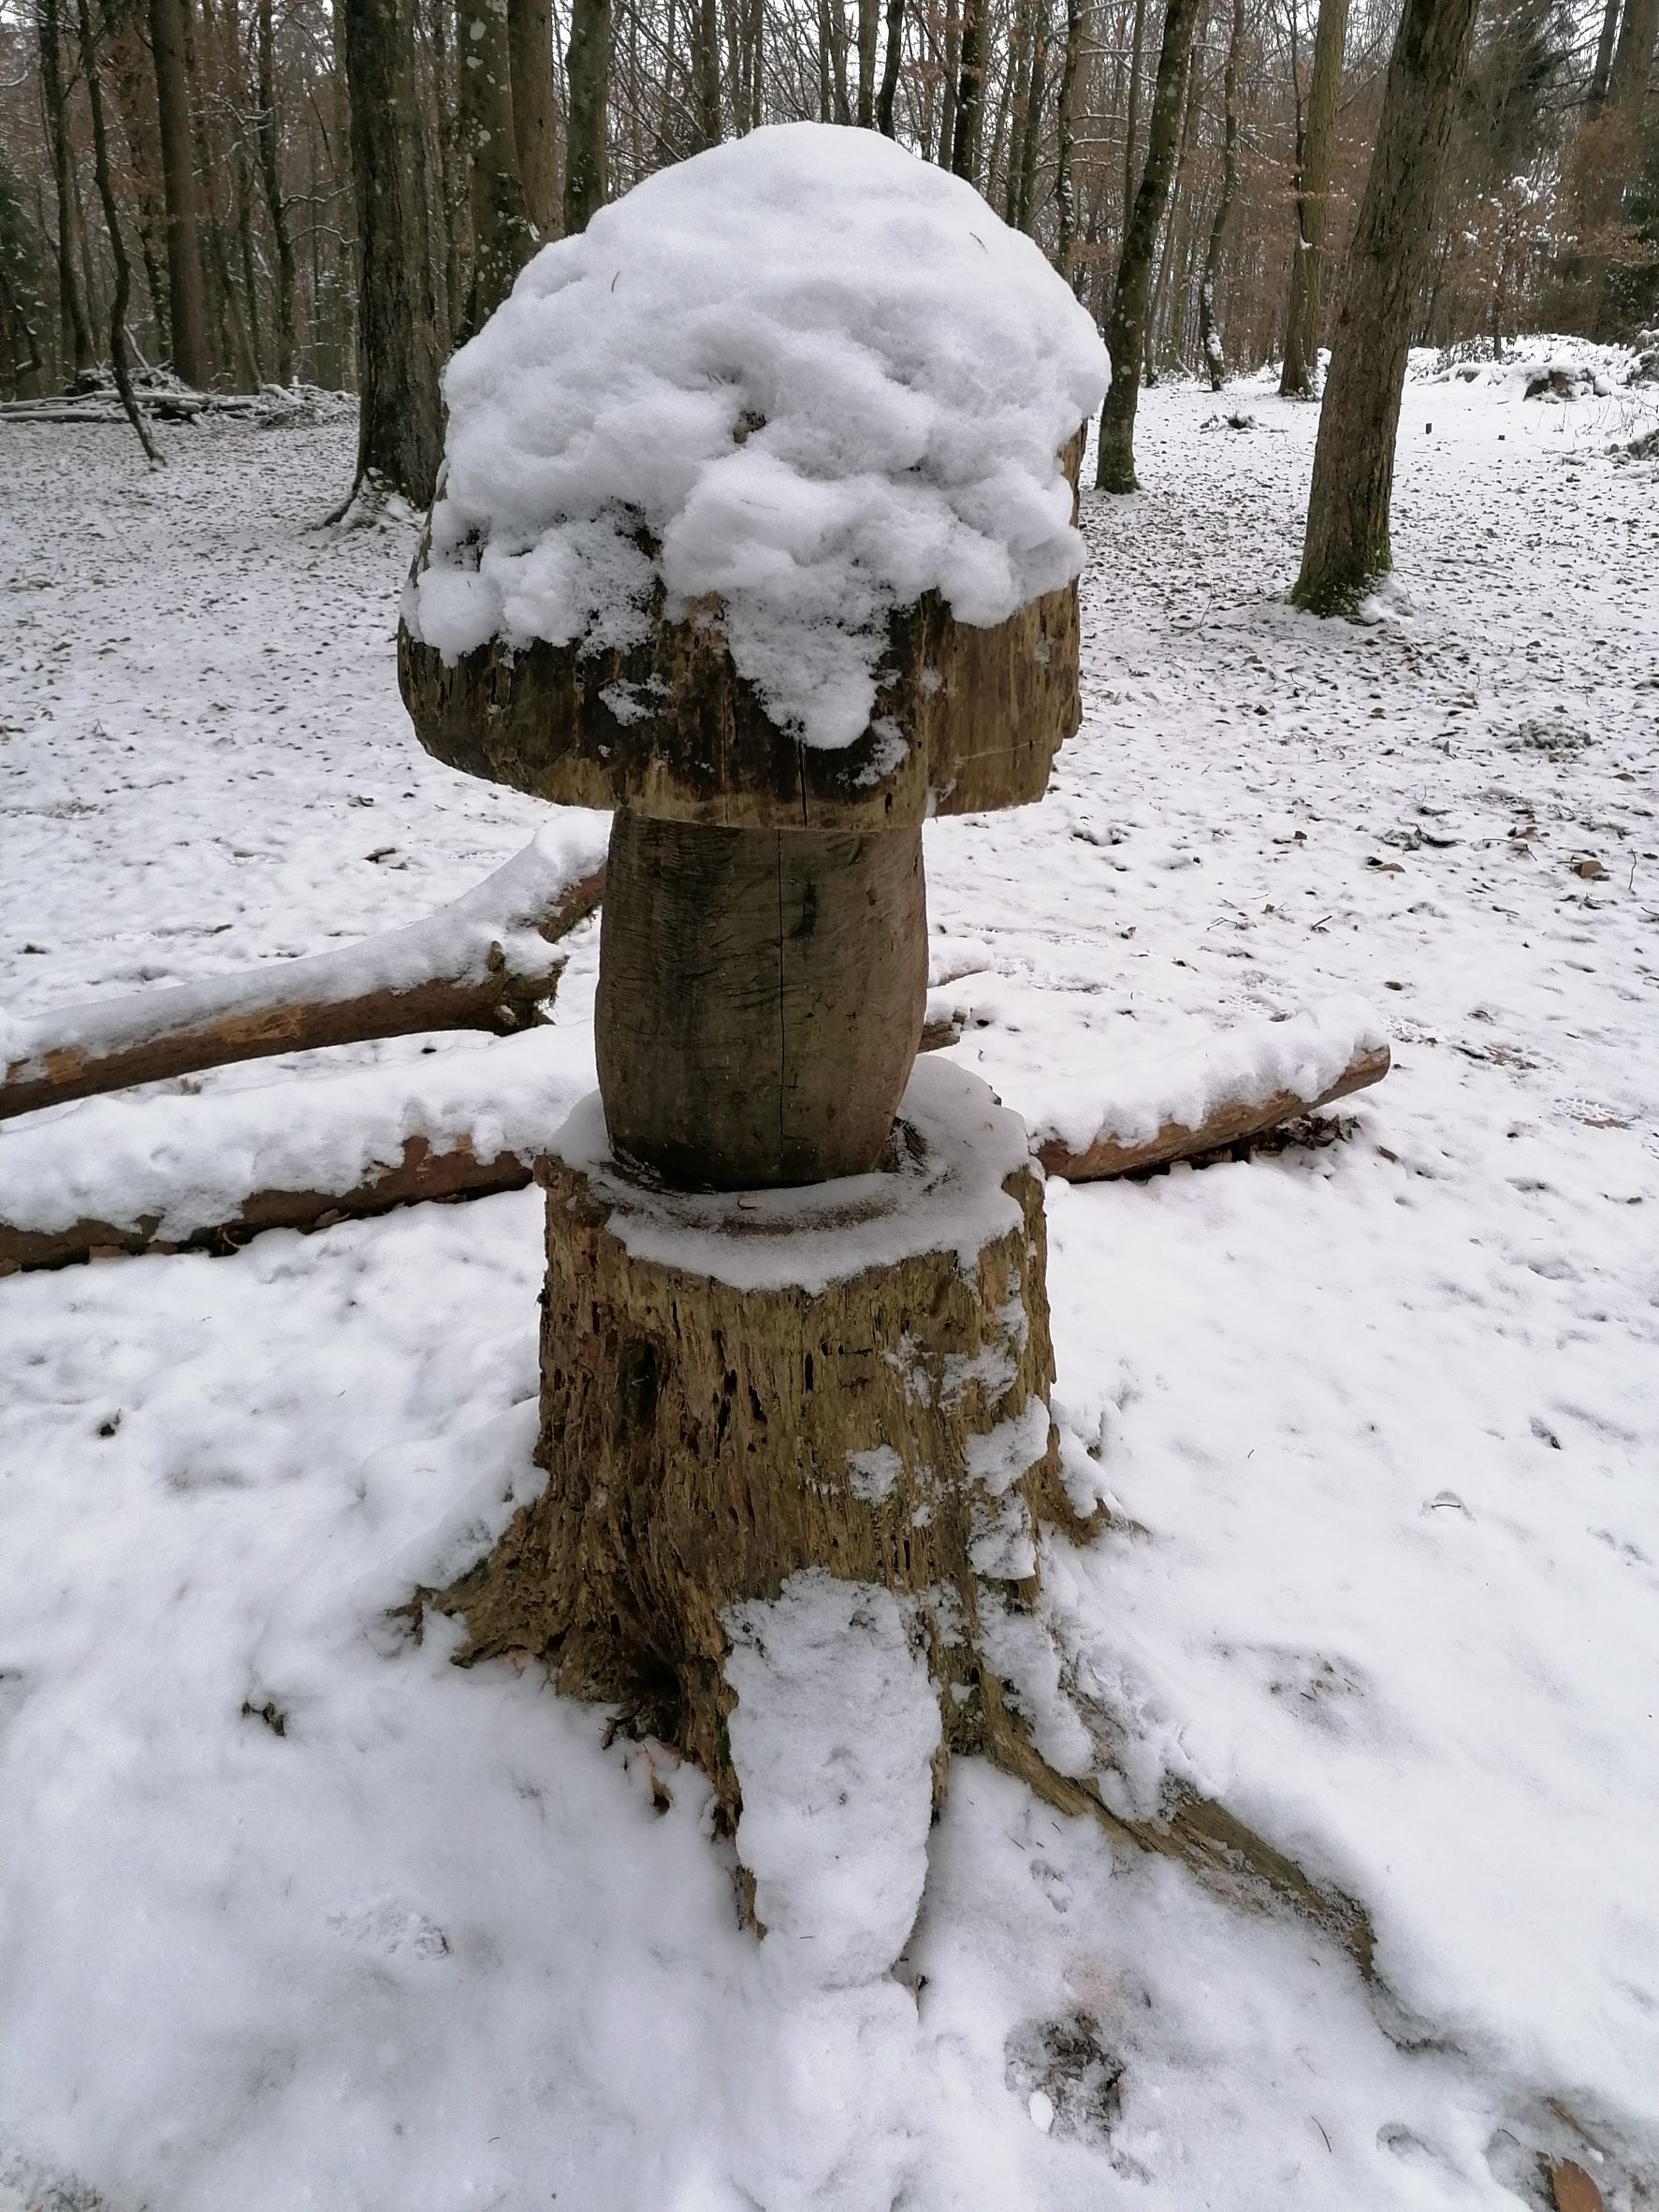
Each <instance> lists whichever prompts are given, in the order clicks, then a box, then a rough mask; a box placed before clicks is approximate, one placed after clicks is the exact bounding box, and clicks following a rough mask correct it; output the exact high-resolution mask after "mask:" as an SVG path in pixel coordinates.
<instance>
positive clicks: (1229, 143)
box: [1199, 0, 1333, 392]
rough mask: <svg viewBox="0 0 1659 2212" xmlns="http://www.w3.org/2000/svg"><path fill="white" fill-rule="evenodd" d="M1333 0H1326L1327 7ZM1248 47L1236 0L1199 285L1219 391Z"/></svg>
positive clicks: (1209, 365) (1204, 341)
mask: <svg viewBox="0 0 1659 2212" xmlns="http://www.w3.org/2000/svg"><path fill="white" fill-rule="evenodd" d="M1332 4H1333V0H1325V6H1326V7H1331V6H1332ZM1243 51H1244V0H1232V33H1231V36H1230V37H1229V39H1228V42H1227V68H1226V72H1225V74H1224V76H1223V78H1222V91H1221V101H1222V108H1223V110H1224V112H1225V116H1226V122H1225V125H1224V130H1225V137H1224V138H1223V141H1222V153H1221V196H1220V197H1219V198H1218V199H1217V200H1216V202H1215V221H1214V222H1213V223H1212V224H1211V226H1210V242H1209V245H1208V246H1207V247H1206V248H1205V251H1204V273H1203V278H1202V281H1201V284H1200V286H1199V340H1200V342H1201V345H1202V346H1203V349H1204V367H1205V369H1206V371H1208V373H1209V378H1210V389H1211V390H1212V391H1213V392H1218V391H1219V390H1220V389H1221V386H1222V384H1223V382H1224V380H1225V378H1226V374H1227V361H1226V357H1225V355H1224V353H1223V350H1222V344H1221V332H1220V330H1219V329H1218V328H1217V327H1216V323H1215V284H1216V280H1217V278H1218V277H1219V276H1220V274H1221V249H1222V247H1223V246H1224V245H1225V244H1226V243H1227V220H1228V217H1229V216H1230V214H1231V213H1232V198H1233V194H1234V193H1235V192H1236V191H1237V190H1238V183H1239V56H1240V55H1241V54H1242V53H1243Z"/></svg>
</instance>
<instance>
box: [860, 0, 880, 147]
mask: <svg viewBox="0 0 1659 2212" xmlns="http://www.w3.org/2000/svg"><path fill="white" fill-rule="evenodd" d="M880 25H881V11H880V0H858V127H859V129H860V130H861V131H868V130H874V128H875V127H876V38H877V35H878V33H879V31H880Z"/></svg>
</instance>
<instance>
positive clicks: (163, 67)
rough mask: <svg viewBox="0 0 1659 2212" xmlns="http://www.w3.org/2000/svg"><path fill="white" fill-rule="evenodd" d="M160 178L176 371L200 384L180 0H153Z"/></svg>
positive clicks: (203, 371) (204, 374)
mask: <svg viewBox="0 0 1659 2212" xmlns="http://www.w3.org/2000/svg"><path fill="white" fill-rule="evenodd" d="M150 45H151V51H153V54H154V56H155V102H156V114H157V118H158V122H159V126H160V134H161V184H162V195H163V197H164V198H165V200H166V202H167V322H168V327H169V330H170V333H171V337H172V343H173V369H174V372H175V373H176V374H177V375H178V376H180V377H182V379H183V381H184V382H185V383H186V384H189V385H195V386H196V387H197V388H198V389H199V388H200V387H201V386H204V385H205V384H206V383H207V381H208V344H207V317H206V313H205V310H204V305H203V300H202V281H201V250H200V247H199V245H198V243H197V240H196V145H195V139H194V134H193V132H192V130H191V126H190V75H189V70H188V67H187V65H186V63H185V56H184V16H183V9H182V5H181V0H150Z"/></svg>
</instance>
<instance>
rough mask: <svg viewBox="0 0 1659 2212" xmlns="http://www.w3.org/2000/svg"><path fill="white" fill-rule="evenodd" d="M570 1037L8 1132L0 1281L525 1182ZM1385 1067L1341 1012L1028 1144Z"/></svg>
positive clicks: (568, 1096)
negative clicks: (1, 1277)
mask: <svg viewBox="0 0 1659 2212" xmlns="http://www.w3.org/2000/svg"><path fill="white" fill-rule="evenodd" d="M524 857H526V856H524V855H520V858H521V859H523V858H524ZM510 865H517V864H510ZM506 872H507V871H506V870H503V871H502V874H505V873H506ZM492 881H496V882H499V881H500V878H499V877H497V878H494V879H492ZM460 904H461V905H464V904H465V902H464V901H463V902H460ZM445 911H446V912H447V913H449V914H453V913H455V912H456V911H457V909H456V908H449V909H447V910H445ZM411 934H413V933H411ZM374 941H375V942H376V943H378V944H384V943H385V942H386V941H387V940H385V939H376V940H374ZM296 965H298V963H297V964H296ZM572 1034H573V1033H572V1032H571V1031H568V1030H560V1031H558V1032H555V1031H553V1030H551V1029H545V1028H544V1029H539V1030H533V1031H531V1032H529V1033H527V1034H525V1035H523V1036H520V1037H515V1038H508V1039H505V1040H503V1041H501V1042H499V1043H492V1044H491V1045H490V1046H489V1047H488V1050H478V1051H472V1052H466V1051H457V1052H450V1053H444V1054H441V1055H434V1056H432V1057H431V1058H422V1059H419V1060H416V1061H414V1062H400V1063H396V1064H393V1065H389V1066H385V1067H380V1068H368V1069H357V1070H352V1071H350V1072H349V1073H345V1074H341V1075H327V1076H311V1077H307V1078H306V1079H305V1080H304V1081H303V1082H301V1083H280V1084H270V1085H269V1086H263V1087H261V1088H259V1089H256V1090H247V1091H233V1092H226V1093H222V1094H218V1095H209V1096H206V1097H199V1098H169V1097H163V1098H152V1099H97V1100H95V1101H91V1102H89V1103H88V1104H87V1105H85V1106H84V1107H82V1109H81V1110H80V1112H79V1113H76V1114H75V1115H74V1116H72V1117H71V1118H69V1119H67V1120H63V1121H54V1122H51V1123H48V1124H45V1125H42V1126H39V1127H36V1128H22V1129H17V1130H15V1131H9V1132H7V1134H6V1135H5V1136H4V1137H0V1275H4V1274H12V1273H17V1272H18V1271H19V1270H20V1269H26V1268H40V1267H62V1266H65V1265H66V1264H68V1263H70V1262H72V1261H75V1260H81V1259H90V1258H94V1257H101V1256H104V1255H106V1254H115V1253H121V1252H129V1253H136V1252H176V1251H183V1250H207V1251H220V1252H223V1251H228V1250H233V1249H234V1248H235V1247H236V1246H237V1245H238V1244H240V1243H243V1242H245V1241H246V1239H247V1238H248V1237H249V1236H252V1235H254V1234H255V1233H256V1232H257V1231H258V1230H263V1229H276V1228H287V1229H315V1228H326V1227H327V1226H329V1225H330V1224H331V1223H332V1222H334V1221H337V1220H340V1219H342V1218H343V1217H350V1216H356V1215H369V1214H378V1213H384V1212H386V1210H387V1209H388V1208H389V1207H392V1206H398V1205H406V1204H409V1203H411V1202H413V1201H418V1200H422V1199H431V1198H444V1199H450V1198H470V1197H481V1196H483V1195H485V1194H486V1193H488V1192H490V1191H497V1190H511V1189H517V1188H519V1187H521V1186H524V1185H525V1184H527V1183H528V1182H529V1181H530V1180H531V1173H532V1171H533V1164H534V1160H535V1157H536V1155H537V1154H538V1153H539V1152H542V1151H545V1150H546V1146H547V1144H548V1142H549V1140H550V1139H551V1137H552V1135H553V1133H554V1131H555V1129H556V1128H558V1127H559V1125H560V1122H561V1121H562V1120H563V1118H564V1116H565V1114H566V1113H568V1112H569V1111H570V1109H571V1107H572V1106H574V1105H575V1102H576V1099H577V1098H578V1097H579V1096H581V1095H582V1094H584V1093H585V1092H587V1091H588V1090H589V1089H590V1088H591V1084H592V1066H591V1061H590V1059H589V1056H588V1055H586V1054H585V1053H580V1052H575V1053H573V1051H572V1049H571V1042H572ZM939 1041H940V1042H944V1041H948V1040H947V1039H946V1038H944V1037H940V1038H939ZM1388 1068H1389V1047H1388V1043H1387V1041H1386V1039H1385V1037H1384V1034H1383V1031H1382V1027H1381V1025H1380V1024H1379V1022H1378V1020H1377V1018H1376V1016H1375V1014H1374V1013H1373V1012H1372V1011H1371V1010H1370V1009H1369V1008H1368V1007H1366V1006H1365V1005H1364V1004H1363V1002H1362V1001H1361V1000H1358V999H1353V998H1339V999H1332V1000H1330V1001H1327V1002H1326V1003H1324V1004H1323V1005H1321V1006H1319V1007H1317V1008H1315V1009H1314V1010H1312V1011H1309V1012H1305V1013H1301V1014H1297V1015H1295V1016H1294V1017H1293V1018H1292V1019H1290V1020H1288V1021H1285V1022H1259V1023H1249V1024H1246V1025H1244V1026H1243V1027H1241V1028H1238V1029H1235V1030H1231V1031H1230V1032H1227V1033H1226V1034H1224V1035H1222V1036H1218V1037H1213V1038H1210V1039H1207V1040H1205V1041H1203V1042H1202V1043H1201V1044H1197V1045H1194V1046H1192V1047H1190V1048H1188V1049H1187V1050H1186V1051H1184V1052H1181V1053H1178V1054H1172V1055H1169V1056H1167V1057H1165V1058H1163V1059H1159V1060H1155V1061H1151V1062H1149V1063H1147V1064H1146V1065H1145V1066H1144V1067H1143V1068H1142V1069H1141V1070H1133V1069H1131V1070H1126V1071H1125V1072H1124V1073H1123V1074H1122V1075H1120V1076H1119V1078H1118V1079H1117V1082H1116V1084H1115V1085H1112V1084H1107V1083H1106V1082H1104V1081H1103V1080H1101V1079H1100V1078H1098V1077H1097V1078H1092V1079H1085V1078H1082V1077H1078V1078H1072V1079H1070V1082H1069V1083H1067V1084H1065V1086H1064V1090H1063V1094H1062V1095H1061V1096H1060V1097H1059V1098H1058V1099H1055V1098H1052V1097H1051V1099H1050V1100H1049V1102H1048V1103H1047V1104H1046V1105H1041V1104H1036V1105H1034V1110H1033V1111H1032V1113H1031V1145H1032V1150H1033V1151H1034V1152H1035V1153H1036V1154H1037V1156H1038V1157H1039V1158H1041V1161H1042V1163H1043V1166H1044V1167H1045V1168H1046V1169H1047V1171H1048V1172H1049V1173H1050V1174H1051V1175H1057V1176H1060V1177H1062V1178H1063V1179H1064V1180H1066V1181H1068V1182H1073V1183H1085V1182H1094V1181H1099V1180H1103V1179H1105V1178H1108V1177H1112V1176H1117V1175H1125V1174H1129V1173H1131V1172H1133V1171H1136V1170H1138V1169H1144V1168H1152V1167H1157V1166H1161V1165H1163V1164H1165V1163H1167V1162H1169V1161H1171V1160H1174V1159H1181V1158H1191V1157H1196V1156H1199V1155H1201V1154H1203V1153H1206V1152H1211V1151H1215V1150H1216V1149H1218V1148H1219V1147H1221V1146H1223V1145H1226V1144H1229V1143H1233V1142H1238V1141H1239V1140H1240V1139H1241V1138H1244V1137H1249V1136H1259V1135H1261V1134H1262V1133H1264V1132H1265V1131H1266V1130H1268V1129H1270V1128H1273V1127H1274V1126H1275V1125H1276V1124H1277V1123H1279V1122H1282V1121H1286V1120H1288V1118H1290V1116H1292V1115H1293V1114H1297V1113H1307V1112H1309V1111H1310V1110H1312V1109H1313V1108H1316V1107H1318V1106H1324V1105H1329V1104H1330V1103H1331V1102H1332V1100H1333V1099H1340V1098H1345V1097H1346V1096H1347V1095H1348V1093H1349V1092H1351V1091H1356V1090H1360V1089H1362V1088H1363V1087H1364V1086H1365V1085H1366V1084H1373V1083H1376V1082H1379V1081H1380V1080H1381V1078H1382V1077H1383V1076H1384V1075H1385V1074H1386V1073H1387V1072H1388ZM1113 1088H1115V1096H1113V1095H1112V1092H1113Z"/></svg>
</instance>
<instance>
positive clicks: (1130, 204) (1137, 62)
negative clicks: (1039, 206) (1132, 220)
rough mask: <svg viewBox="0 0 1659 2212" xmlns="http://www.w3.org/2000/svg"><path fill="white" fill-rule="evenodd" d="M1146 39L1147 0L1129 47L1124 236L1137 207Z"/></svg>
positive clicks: (1139, 2) (1141, 1)
mask: <svg viewBox="0 0 1659 2212" xmlns="http://www.w3.org/2000/svg"><path fill="white" fill-rule="evenodd" d="M1145 40H1146V0H1135V32H1134V36H1133V39H1132V40H1131V42H1130V46H1129V74H1128V120H1127V121H1126V123H1125V124H1124V134H1123V235H1124V236H1125V238H1128V234H1129V217H1130V215H1131V213H1132V212H1133V211H1134V206H1135V155H1136V153H1137V152H1138V151H1139V149H1138V148H1137V146H1136V143H1135V140H1136V138H1137V137H1138V135H1139V130H1140V122H1141V56H1142V51H1143V50H1144V47H1145Z"/></svg>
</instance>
